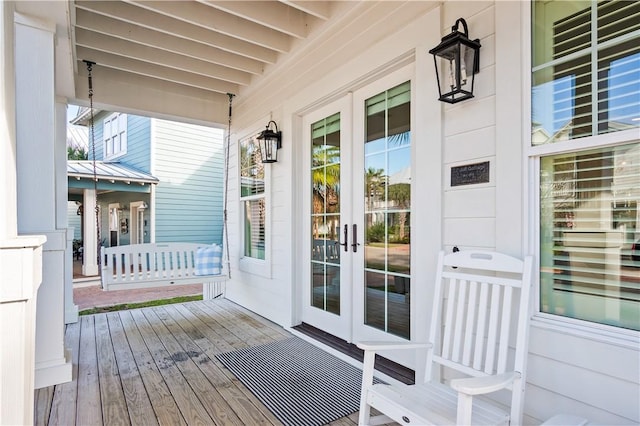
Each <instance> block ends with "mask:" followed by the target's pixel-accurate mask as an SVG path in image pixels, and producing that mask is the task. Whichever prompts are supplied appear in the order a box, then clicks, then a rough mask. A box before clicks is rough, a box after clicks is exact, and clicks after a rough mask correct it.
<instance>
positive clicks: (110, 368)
mask: <svg viewBox="0 0 640 426" xmlns="http://www.w3.org/2000/svg"><path fill="white" fill-rule="evenodd" d="M290 336H291V335H290V334H289V333H288V332H287V331H285V330H283V329H282V328H281V327H279V326H277V325H275V324H273V323H271V322H269V321H267V320H265V319H264V318H261V317H259V316H257V315H255V314H253V313H252V312H249V311H247V310H245V309H243V308H242V307H240V306H238V305H236V304H234V303H232V302H230V301H228V300H224V299H221V300H212V301H199V302H190V303H184V304H176V305H166V306H161V307H155V308H144V309H136V310H130V311H119V312H112V313H108V314H97V315H88V316H82V317H80V321H79V322H78V323H75V324H70V325H68V326H67V328H66V336H65V338H66V345H67V347H68V348H70V349H71V350H72V351H73V381H71V382H69V383H64V384H61V385H57V386H51V387H48V388H44V389H39V390H36V392H35V420H34V422H35V424H36V425H64V426H71V425H78V426H81V425H82V426H85V425H91V426H99V425H109V426H111V425H126V424H131V425H172V426H173V425H214V424H215V425H223V424H224V425H258V424H261V425H279V424H281V423H280V422H279V421H278V420H277V419H276V418H275V417H274V416H273V414H272V413H271V412H270V411H269V410H268V409H267V408H266V407H265V406H264V405H263V404H262V403H261V402H260V401H258V400H257V399H256V398H255V397H254V396H253V394H252V393H251V392H249V391H248V390H247V389H246V388H245V387H244V385H243V384H242V383H241V382H240V381H238V380H237V379H236V378H235V376H234V375H233V374H232V373H231V372H229V371H228V370H227V369H225V368H224V367H223V366H222V364H221V363H220V362H219V361H218V360H217V359H216V358H215V355H216V354H218V353H221V352H227V351H232V350H236V349H240V348H245V347H247V346H253V345H259V344H263V343H268V342H272V341H274V340H280V339H284V338H288V337H290ZM356 423H357V413H356V414H352V415H351V416H349V417H345V418H343V419H340V420H337V421H336V422H333V423H331V424H332V425H336V426H348V425H349V426H353V425H354V424H356Z"/></svg>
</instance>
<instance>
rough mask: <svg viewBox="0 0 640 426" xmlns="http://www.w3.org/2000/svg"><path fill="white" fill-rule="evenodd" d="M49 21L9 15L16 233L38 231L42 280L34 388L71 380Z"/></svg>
mask: <svg viewBox="0 0 640 426" xmlns="http://www.w3.org/2000/svg"><path fill="white" fill-rule="evenodd" d="M54 36H55V24H53V23H50V22H44V21H42V20H38V19H34V18H33V17H29V16H26V15H21V14H16V15H15V70H16V74H15V75H16V151H17V167H16V169H17V188H18V194H17V198H18V209H17V210H18V233H19V234H44V235H46V237H47V242H46V243H45V245H44V251H43V256H42V275H43V277H42V284H41V285H40V288H39V290H38V300H37V305H36V306H37V308H36V353H35V387H36V388H41V387H46V386H50V385H53V384H58V383H64V382H67V381H70V380H71V361H70V357H68V356H67V354H66V351H65V348H64V324H65V323H64V310H65V309H64V308H65V305H64V291H65V253H66V250H67V232H66V223H65V224H64V226H60V224H61V223H62V222H64V220H63V219H62V218H61V217H60V215H59V211H60V201H59V200H66V198H67V190H66V185H64V188H61V186H62V185H61V184H60V182H61V181H62V179H63V176H64V180H65V181H66V164H65V165H64V166H63V165H62V164H61V162H60V158H61V156H60V154H59V153H58V154H56V151H57V149H58V148H59V147H57V146H56V133H57V131H56V130H57V129H58V128H59V127H58V126H57V125H56V123H57V118H58V117H59V115H57V114H56V104H55V98H54V86H55V72H54Z"/></svg>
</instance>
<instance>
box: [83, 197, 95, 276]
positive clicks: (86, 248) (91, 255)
mask: <svg viewBox="0 0 640 426" xmlns="http://www.w3.org/2000/svg"><path fill="white" fill-rule="evenodd" d="M83 197H84V198H83V200H82V209H83V211H84V213H83V214H82V229H83V230H84V235H83V237H82V238H83V240H82V244H83V249H82V250H83V252H82V275H98V272H99V271H98V230H97V229H96V227H97V225H96V203H97V200H96V191H95V189H85V190H84V191H83Z"/></svg>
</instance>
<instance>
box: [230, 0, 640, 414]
mask: <svg viewBox="0 0 640 426" xmlns="http://www.w3.org/2000/svg"><path fill="white" fill-rule="evenodd" d="M429 7H430V6H429V4H428V3H427V2H408V3H404V4H398V3H392V4H377V5H371V4H366V5H363V4H360V5H357V6H353V7H352V8H349V7H347V6H344V8H343V9H342V10H340V14H342V15H341V16H342V18H343V19H344V22H341V21H340V19H337V22H336V27H335V28H333V29H331V30H327V31H326V33H324V34H321V35H317V38H314V37H313V36H312V37H310V41H309V46H307V48H308V51H307V52H306V53H305V54H304V55H300V56H298V57H296V59H295V61H294V60H292V61H291V62H290V63H285V64H283V65H282V68H281V69H278V70H268V71H274V72H275V71H282V74H279V75H275V73H274V75H271V74H270V73H269V72H267V75H266V77H265V78H264V81H261V82H259V83H258V84H256V86H255V87H256V89H254V91H253V92H252V93H250V94H249V96H248V97H247V98H243V102H242V103H239V104H238V105H236V106H235V107H234V114H235V116H234V128H233V130H232V141H233V142H234V145H233V146H232V149H231V154H232V156H231V168H230V179H229V183H230V192H229V199H228V201H229V219H230V220H229V226H230V235H232V236H233V235H240V233H239V231H240V228H239V218H240V212H239V211H238V196H237V194H238V188H237V184H238V182H237V175H238V170H237V162H238V158H237V155H236V153H237V146H236V145H235V142H236V141H237V138H238V137H243V136H246V135H248V134H250V133H251V132H253V131H257V130H260V126H264V125H265V124H266V122H267V121H268V120H269V119H273V120H275V121H277V123H278V126H279V128H280V129H281V130H282V131H283V135H284V138H283V149H282V151H281V153H280V155H281V158H282V160H281V161H279V162H278V163H277V164H275V165H272V166H270V169H271V172H272V175H271V183H272V185H273V186H272V188H273V189H272V193H271V196H272V206H271V207H272V208H271V212H272V217H271V220H270V223H269V227H270V228H271V229H272V236H273V238H272V253H273V261H272V262H271V265H272V274H271V276H270V277H263V276H258V275H253V274H249V273H246V272H242V271H240V270H239V269H238V255H237V254H238V252H239V249H240V241H237V240H236V241H231V245H230V250H231V255H232V266H233V269H232V279H231V280H230V282H229V284H228V287H227V289H228V293H227V294H228V297H229V298H230V299H232V300H235V301H237V302H238V303H240V304H242V305H244V306H247V307H248V308H249V309H252V310H254V311H256V312H258V313H260V314H262V315H264V316H267V317H269V318H271V319H272V320H274V321H276V322H278V323H279V324H282V325H284V326H290V325H294V324H296V320H297V318H298V316H297V304H296V300H297V299H296V297H297V296H296V285H297V282H298V280H297V278H298V277H297V276H296V272H297V269H296V261H297V259H298V258H297V250H296V241H298V240H297V238H298V235H297V233H296V230H297V228H296V223H298V222H299V221H300V220H302V219H301V218H299V217H296V215H295V212H296V210H297V208H298V207H297V203H298V202H299V200H298V198H297V195H296V194H297V192H298V191H297V190H298V189H299V186H298V185H299V184H298V183H297V179H296V178H297V176H299V173H300V170H298V169H297V168H296V167H297V162H298V160H299V157H298V155H299V152H298V151H297V149H298V144H299V141H300V140H301V139H302V137H301V136H302V134H301V132H302V130H301V128H300V119H299V117H300V115H301V114H302V113H304V111H307V110H313V109H314V108H316V107H318V106H320V105H322V104H323V103H326V102H327V101H328V100H330V99H332V98H335V97H337V96H339V95H340V94H344V93H346V92H348V91H349V90H353V89H357V87H358V85H359V84H364V83H365V82H366V81H368V79H369V78H376V77H375V76H374V74H375V73H376V71H379V72H380V74H383V73H384V70H385V69H387V68H389V66H390V64H393V63H394V61H396V63H399V62H402V60H401V59H399V58H404V59H405V62H407V61H408V62H409V63H413V64H414V67H415V68H416V70H419V71H420V72H416V77H415V80H416V84H417V87H418V88H419V89H420V90H419V91H418V93H417V94H416V97H417V99H418V100H417V102H416V104H415V106H414V108H415V117H416V118H417V123H416V127H417V129H418V131H420V130H419V129H421V128H427V129H428V131H427V133H426V134H424V135H422V137H420V136H417V137H416V139H417V140H418V142H419V143H420V144H424V145H422V147H421V149H420V150H418V151H417V152H416V153H417V156H418V157H417V164H421V165H426V164H431V163H429V161H433V158H434V157H435V158H436V159H440V160H439V164H438V165H437V166H436V167H435V169H436V175H435V179H436V182H438V183H440V186H439V188H438V189H437V190H434V191H433V192H434V193H433V194H429V195H430V196H431V198H430V199H431V200H432V203H431V206H430V208H428V209H425V210H420V212H419V213H418V214H421V215H422V216H421V217H423V218H426V221H427V222H429V221H435V220H437V221H438V222H437V223H433V224H431V226H430V227H428V226H426V225H423V226H424V228H422V229H418V230H416V232H418V235H419V236H420V238H421V239H426V241H428V243H427V244H426V250H424V251H420V256H422V257H423V259H427V260H426V262H424V263H425V264H424V265H420V267H419V268H417V269H414V276H415V277H416V279H418V280H420V279H421V277H430V276H433V265H432V264H430V263H429V260H428V259H430V258H431V257H435V256H434V253H435V252H436V251H438V250H439V249H441V248H444V249H446V250H450V249H451V247H452V246H453V245H457V246H458V247H460V248H461V249H465V248H482V249H495V250H499V251H503V252H506V253H509V254H512V255H515V256H523V255H525V254H530V253H528V247H529V245H528V238H529V235H535V233H533V234H532V229H531V228H532V227H533V226H534V225H533V223H532V222H531V219H530V215H529V214H528V211H527V209H528V208H529V206H528V204H527V203H528V200H527V196H528V194H529V193H530V192H531V190H532V188H531V187H530V185H531V183H530V182H529V181H528V179H527V176H528V175H527V172H528V170H527V169H526V165H527V162H526V161H525V160H526V159H525V154H524V152H525V149H524V148H525V147H526V146H527V145H528V144H529V137H530V136H529V117H527V115H526V114H527V113H528V112H527V111H528V108H526V105H527V102H529V98H528V91H529V88H528V86H527V85H528V84H529V83H528V79H527V78H525V77H526V76H527V75H528V73H529V70H528V55H529V50H528V49H529V45H530V35H529V33H528V31H527V28H528V24H527V25H523V23H526V20H527V19H529V18H528V14H527V9H528V7H529V4H528V3H525V2H515V1H514V2H500V1H498V2H495V3H494V2H482V1H478V2H475V1H474V2H457V1H456V2H445V3H444V4H443V5H442V8H441V10H440V11H439V12H438V13H439V15H440V18H441V19H440V22H441V25H440V34H438V36H436V37H433V36H432V37H429V36H425V34H428V30H427V29H428V28H429V25H432V24H433V22H434V19H433V18H432V19H429V18H428V17H427V16H428V15H427V9H428V8H429ZM459 17H463V18H465V20H466V21H467V23H468V25H469V32H470V36H471V37H472V38H480V41H481V44H482V49H481V60H480V65H481V70H480V74H479V75H478V76H477V79H476V97H475V99H473V100H469V101H465V102H462V103H460V104H456V105H446V106H444V105H443V104H439V103H438V102H437V101H436V97H434V96H433V94H432V93H431V92H432V91H433V89H434V88H435V81H432V80H431V81H429V79H427V77H425V74H422V73H425V72H427V70H426V66H425V64H428V63H431V64H432V60H431V59H430V56H429V55H427V54H426V51H427V50H428V49H429V48H431V47H433V46H435V45H436V44H437V43H438V42H439V39H438V37H439V36H442V35H445V34H447V33H449V32H450V30H451V26H452V25H453V24H454V23H455V21H456V19H457V18H459ZM346 22H348V23H349V24H348V25H345V23H346ZM294 51H295V50H294ZM403 55H404V56H403ZM285 69H286V70H287V71H286V72H285V71H284V70H285ZM434 108H435V109H440V111H436V112H435V113H434ZM439 112H441V113H442V121H439V120H434V119H433V117H434V114H435V116H436V117H439V115H438V113H439ZM425 123H426V124H425ZM412 126H413V125H412ZM421 126H422V127H421ZM425 145H426V146H428V148H427V149H425V148H424V146H425ZM481 161H489V162H490V167H491V179H490V182H489V183H487V184H479V185H469V186H463V187H455V188H451V187H450V186H449V185H448V183H447V182H448V177H449V174H450V168H451V167H452V166H456V165H460V164H471V163H475V162H481ZM417 177H418V182H417V183H416V184H417V185H420V187H421V188H431V186H430V185H428V184H427V183H428V182H430V181H429V180H427V178H433V177H434V176H431V175H429V174H428V173H427V172H423V174H422V175H417ZM427 190H428V191H429V190H431V189H427ZM418 207H419V208H421V209H424V207H421V206H418ZM416 225H418V228H419V227H420V226H421V225H419V224H416ZM412 232H413V230H412ZM414 235H415V234H414ZM415 240H417V238H414V241H415ZM532 254H535V253H532ZM426 282H428V279H427V280H426ZM537 291H538V288H537V284H536V287H535V289H534V292H537ZM414 295H415V296H418V297H416V299H415V300H421V299H420V296H423V298H424V297H425V296H427V297H428V292H425V293H422V294H420V293H418V294H414ZM414 295H412V296H414ZM417 303H420V302H417ZM413 312H414V314H415V313H416V311H415V310H414V311H413ZM414 318H416V319H417V318H418V317H415V316H414ZM418 334H419V333H418ZM636 340H637V336H636ZM632 341H633V339H630V340H629V342H632ZM612 343H613V344H612ZM639 361H640V356H639V349H638V347H637V345H636V347H633V345H631V344H624V342H622V343H621V342H619V341H614V342H612V341H610V340H607V339H605V338H602V337H600V336H599V335H597V334H595V333H593V331H592V330H590V329H588V328H585V329H583V330H580V331H579V330H578V329H577V328H574V329H567V328H562V327H557V326H556V324H554V323H553V321H552V322H551V324H550V325H549V324H548V323H544V322H543V321H541V320H539V319H538V318H537V317H535V318H534V320H533V322H532V331H531V343H530V357H529V372H528V374H529V378H528V386H527V394H526V398H525V399H526V403H525V422H526V423H530V424H534V423H539V422H541V421H542V420H544V419H547V418H549V417H551V416H552V415H554V414H556V413H559V412H564V413H570V414H577V415H582V416H584V417H587V418H589V420H591V421H592V422H594V423H599V424H631V423H638V422H640V413H639V412H638V401H639V400H640V394H639V389H640V370H639V369H640V362H639Z"/></svg>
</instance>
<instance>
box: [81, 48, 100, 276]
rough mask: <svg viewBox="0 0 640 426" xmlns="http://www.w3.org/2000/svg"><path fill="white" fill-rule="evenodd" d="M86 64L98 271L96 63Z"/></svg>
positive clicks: (98, 215)
mask: <svg viewBox="0 0 640 426" xmlns="http://www.w3.org/2000/svg"><path fill="white" fill-rule="evenodd" d="M84 63H85V64H87V79H88V85H89V117H90V118H89V128H90V130H89V132H90V135H89V138H90V140H91V156H92V157H93V189H94V192H95V197H96V207H95V212H96V249H97V256H98V271H100V270H101V268H100V266H101V263H102V262H101V260H102V259H101V255H100V245H101V244H100V205H99V204H98V172H97V170H96V142H95V134H94V117H93V78H92V75H91V71H93V66H94V65H95V64H96V63H95V62H91V61H87V60H85V61H84Z"/></svg>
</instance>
